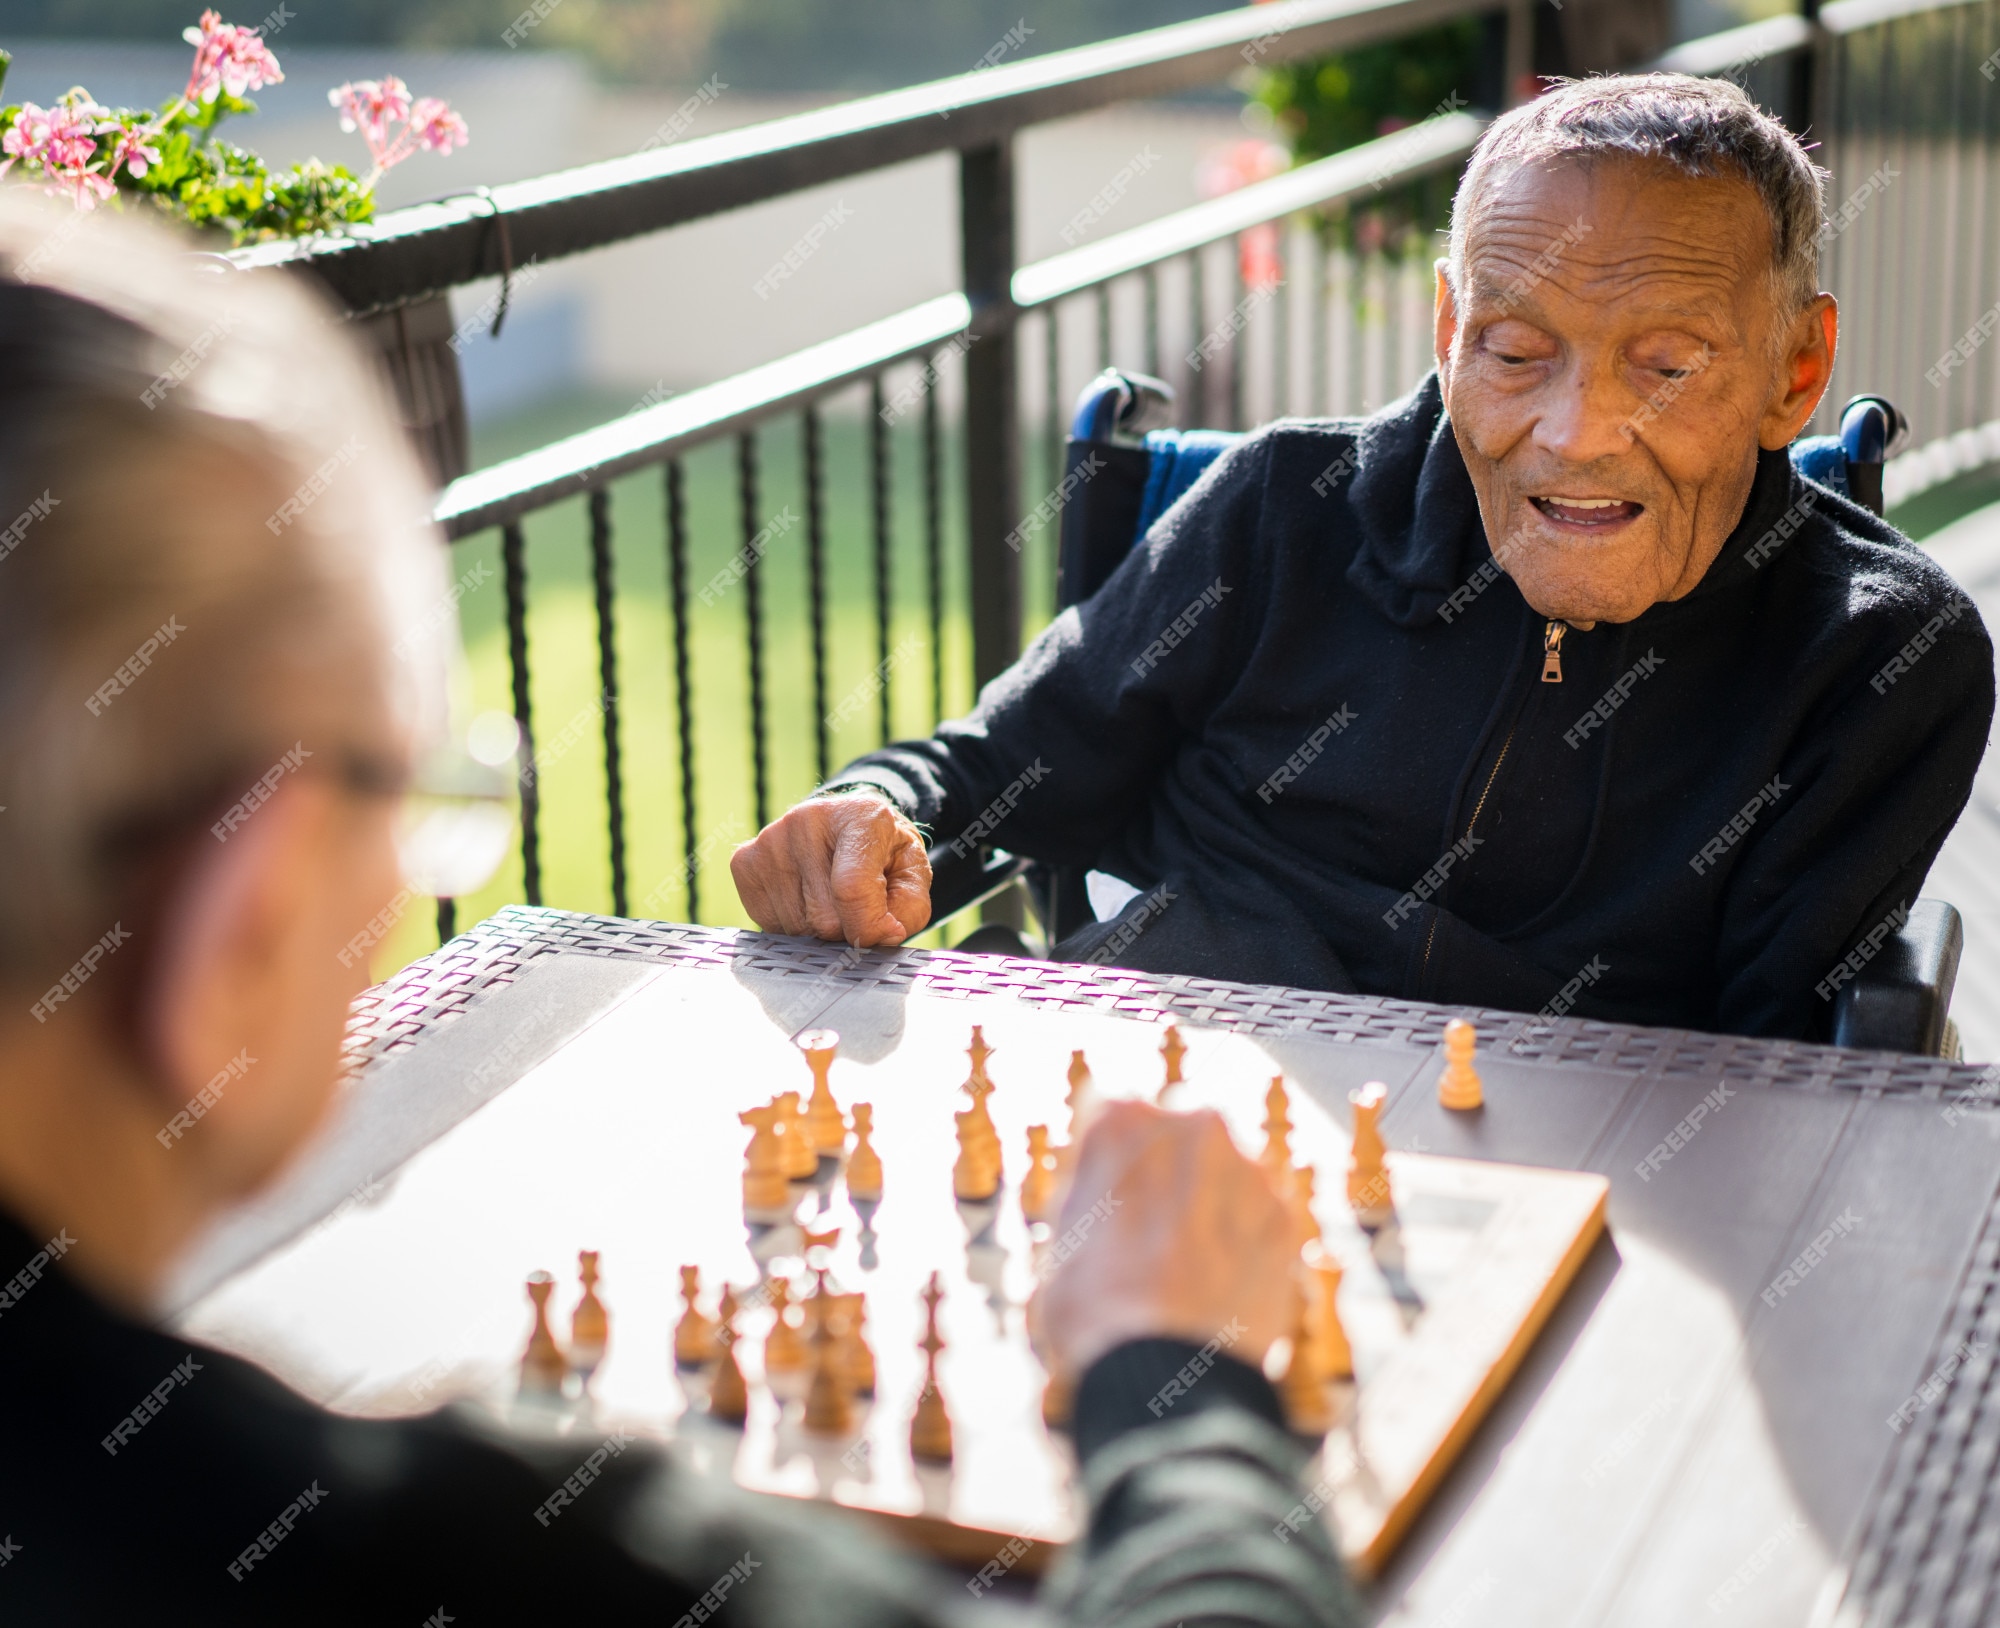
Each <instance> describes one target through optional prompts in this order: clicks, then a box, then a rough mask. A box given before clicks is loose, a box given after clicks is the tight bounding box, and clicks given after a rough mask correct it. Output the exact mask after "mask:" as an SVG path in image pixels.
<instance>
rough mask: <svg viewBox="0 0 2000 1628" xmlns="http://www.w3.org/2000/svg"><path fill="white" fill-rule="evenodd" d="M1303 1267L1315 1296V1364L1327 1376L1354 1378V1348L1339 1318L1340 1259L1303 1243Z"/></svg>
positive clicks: (1321, 1246) (1322, 1246)
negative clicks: (1304, 1246) (1304, 1247)
mask: <svg viewBox="0 0 2000 1628" xmlns="http://www.w3.org/2000/svg"><path fill="white" fill-rule="evenodd" d="M1305 1266H1306V1272H1307V1274H1308V1277H1309V1281H1310V1282H1311V1284H1312V1290H1313V1299H1314V1302H1315V1304H1314V1317H1313V1348H1314V1349H1313V1356H1314V1365H1315V1366H1316V1367H1317V1368H1318V1369H1319V1371H1320V1373H1322V1374H1323V1375H1325V1376H1326V1377H1327V1378H1328V1379H1352V1378H1353V1377H1354V1349H1353V1347H1352V1346H1350V1345H1349V1344H1348V1343H1347V1330H1346V1329H1345V1328H1344V1327H1342V1326H1341V1321H1340V1279H1341V1270H1340V1262H1339V1261H1338V1260H1336V1259H1335V1258H1334V1256H1333V1252H1332V1251H1331V1250H1329V1249H1327V1248H1326V1247H1325V1246H1324V1245H1321V1244H1317V1243H1314V1244H1308V1245H1306V1252H1305Z"/></svg>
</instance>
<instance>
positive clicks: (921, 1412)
mask: <svg viewBox="0 0 2000 1628" xmlns="http://www.w3.org/2000/svg"><path fill="white" fill-rule="evenodd" d="M972 1032H973V1035H974V1037H975V1038H976V1037H977V1036H978V1034H979V1031H978V1030H977V1029H974V1030H973V1031H972ZM943 1298H944V1290H942V1289H941V1288H939V1287H938V1275H937V1273H935V1272H933V1273H931V1280H930V1282H929V1283H928V1284H926V1285H925V1287H924V1291H923V1299H924V1337H923V1339H922V1340H920V1341H919V1342H918V1345H919V1347H920V1348H921V1349H922V1351H923V1353H924V1388H923V1390H922V1391H921V1392H920V1393H919V1394H918V1396H917V1411H916V1412H915V1414H913V1415H912V1416H911V1419H910V1457H912V1458H914V1459H919V1460H921V1461H923V1462H924V1463H927V1464H949V1463H950V1462H951V1415H950V1414H949V1413H947V1412H946V1411H945V1406H944V1397H943V1396H942V1395H941V1394H940V1393H939V1391H938V1382H937V1358H938V1353H939V1352H940V1351H942V1350H943V1349H944V1341H943V1340H942V1339H940V1338H939V1337H938V1316H937V1313H938V1302H939V1301H940V1300H942V1299H943Z"/></svg>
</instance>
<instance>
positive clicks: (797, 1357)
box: [764, 1278, 806, 1390]
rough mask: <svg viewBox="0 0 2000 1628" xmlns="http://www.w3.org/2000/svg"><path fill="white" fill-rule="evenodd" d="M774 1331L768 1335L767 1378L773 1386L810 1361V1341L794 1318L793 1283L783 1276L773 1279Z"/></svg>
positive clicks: (766, 1344) (765, 1367)
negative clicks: (807, 1356)
mask: <svg viewBox="0 0 2000 1628" xmlns="http://www.w3.org/2000/svg"><path fill="white" fill-rule="evenodd" d="M769 1292H770V1300H771V1310H772V1312H773V1313H774V1314H775V1315H774V1316H773V1317H772V1319H771V1332H770V1333H768V1334H766V1335H765V1336H764V1381H765V1383H766V1384H768V1385H770V1386H771V1388H772V1389H773V1390H776V1389H777V1388H778V1385H777V1381H778V1380H780V1379H789V1378H790V1377H791V1376H792V1375H794V1374H797V1373H799V1372H800V1371H801V1370H803V1369H804V1367H805V1365H806V1342H805V1338H804V1336H803V1335H801V1334H800V1332H799V1326H798V1324H796V1323H794V1322H793V1321H792V1286H791V1285H790V1284H789V1283H787V1282H786V1281H785V1280H784V1279H783V1278H773V1279H771V1287H770V1291H769Z"/></svg>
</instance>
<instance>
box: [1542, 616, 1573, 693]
mask: <svg viewBox="0 0 2000 1628" xmlns="http://www.w3.org/2000/svg"><path fill="white" fill-rule="evenodd" d="M1568 631H1569V624H1568V623H1567V622H1551V623H1549V625H1548V626H1547V627H1545V628H1543V629H1542V682H1543V683H1544V684H1560V683H1561V682H1562V681H1563V635H1564V634H1565V633H1567V632H1568Z"/></svg>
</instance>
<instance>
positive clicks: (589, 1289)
mask: <svg viewBox="0 0 2000 1628" xmlns="http://www.w3.org/2000/svg"><path fill="white" fill-rule="evenodd" d="M576 1269H577V1275H578V1276H579V1277H581V1278H582V1279H583V1298H582V1299H581V1300H579V1301H577V1303H576V1310H575V1311H573V1312H571V1313H570V1314H569V1365H570V1366H571V1367H572V1368H574V1369H575V1370H576V1371H577V1372H578V1373H579V1374H581V1375H582V1376H583V1382H584V1384H585V1385H588V1384H589V1383H590V1376H591V1375H592V1374H594V1373H596V1372H597V1366H598V1364H599V1363H601V1362H603V1360H604V1352H605V1349H606V1348H607V1347H608V1346H609V1345H610V1344H611V1314H610V1313H609V1312H608V1311H606V1310H605V1309H604V1302H603V1301H602V1300H599V1299H598V1298H597V1251H596V1250H594V1249H580V1250H578V1251H577V1256H576Z"/></svg>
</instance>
